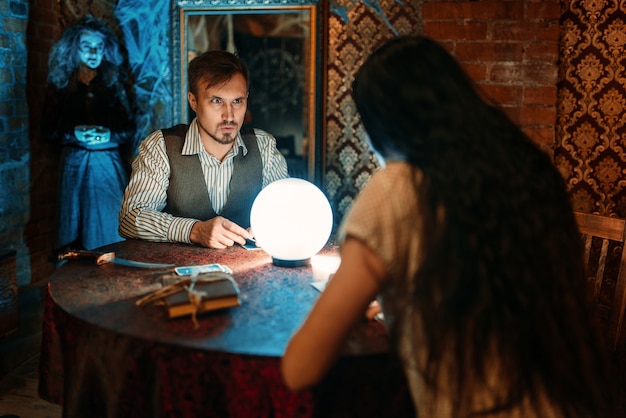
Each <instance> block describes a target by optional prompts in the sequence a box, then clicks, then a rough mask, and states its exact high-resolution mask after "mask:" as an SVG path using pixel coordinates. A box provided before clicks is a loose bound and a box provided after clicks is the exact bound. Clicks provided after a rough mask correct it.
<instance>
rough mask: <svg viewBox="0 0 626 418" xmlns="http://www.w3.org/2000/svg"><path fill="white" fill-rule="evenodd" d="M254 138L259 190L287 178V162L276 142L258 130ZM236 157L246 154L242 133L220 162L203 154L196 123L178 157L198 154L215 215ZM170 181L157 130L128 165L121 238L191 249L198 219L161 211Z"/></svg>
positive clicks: (166, 161) (189, 131) (167, 161)
mask: <svg viewBox="0 0 626 418" xmlns="http://www.w3.org/2000/svg"><path fill="white" fill-rule="evenodd" d="M254 133H255V135H256V138H257V141H258V145H259V152H260V153H261V161H262V163H263V187H265V186H267V185H268V184H270V183H271V182H273V181H276V180H280V179H283V178H286V177H288V176H289V175H288V174H287V163H286V161H285V158H284V157H283V155H282V154H281V153H280V152H279V151H278V150H277V149H276V139H275V138H274V137H273V136H272V135H270V134H268V133H267V132H265V131H262V130H260V129H255V130H254ZM239 152H243V153H244V155H246V154H247V153H248V149H247V148H246V146H245V145H244V142H243V139H242V138H241V134H237V138H236V139H235V143H234V146H233V148H232V149H231V150H230V151H229V152H228V154H226V157H224V160H223V161H220V160H218V159H217V158H215V157H214V156H213V155H211V154H209V153H208V152H206V150H205V149H204V146H203V145H202V141H201V140H200V133H199V132H198V124H197V122H196V119H194V120H193V121H192V122H191V124H190V125H189V130H188V131H187V135H186V137H185V143H184V144H183V150H182V154H183V155H194V154H196V155H198V157H199V159H200V165H201V166H202V172H203V173H204V181H205V184H206V186H207V191H208V193H209V198H210V199H211V203H212V205H213V210H214V211H215V213H218V214H219V213H220V211H221V210H222V208H223V207H224V205H225V204H226V200H227V199H228V190H229V186H230V178H231V175H232V173H233V166H234V158H235V156H237V155H238V154H239ZM169 177H170V165H169V159H168V157H167V153H166V151H165V139H164V138H163V132H161V130H158V131H155V132H153V133H152V134H150V135H149V136H148V137H147V138H146V139H144V140H143V142H142V143H141V145H139V150H138V154H137V157H136V158H135V160H134V161H133V173H132V175H131V178H130V181H129V183H128V186H127V187H126V191H125V192H124V201H123V202H122V208H121V210H120V214H119V225H120V226H119V233H120V235H121V236H123V237H125V238H139V239H144V240H147V241H159V242H184V243H188V244H191V240H190V239H189V235H190V233H191V228H192V227H193V224H194V223H196V222H198V219H190V218H179V217H174V216H173V215H171V214H169V213H165V212H162V210H163V208H165V205H166V203H167V189H168V187H169ZM202 220H203V221H204V220H206V219H202Z"/></svg>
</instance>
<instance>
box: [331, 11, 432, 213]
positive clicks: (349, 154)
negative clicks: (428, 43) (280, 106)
mask: <svg viewBox="0 0 626 418" xmlns="http://www.w3.org/2000/svg"><path fill="white" fill-rule="evenodd" d="M335 3H337V6H339V8H340V10H343V11H345V14H343V13H342V14H337V13H331V14H330V16H329V35H328V38H329V46H328V55H329V56H328V98H327V102H326V106H327V109H326V118H327V123H326V174H325V182H324V185H325V190H326V194H327V195H328V197H329V199H330V201H331V205H332V207H333V212H334V214H335V223H336V224H338V223H339V222H340V221H341V218H342V217H343V215H345V213H346V212H347V210H348V209H349V208H350V206H351V204H352V202H353V200H354V198H355V197H356V195H357V194H358V192H359V191H360V190H361V189H362V188H363V186H364V185H365V183H367V181H368V180H369V179H370V177H371V175H372V173H374V171H376V170H377V169H378V167H379V166H378V162H377V161H376V160H375V157H374V156H373V155H372V154H371V152H370V151H369V150H368V148H367V145H366V144H365V142H364V141H363V139H364V138H365V132H364V131H363V126H362V124H361V122H360V119H359V117H358V115H357V113H356V108H355V105H354V102H353V101H352V98H351V97H350V93H351V89H350V86H351V85H352V80H353V79H354V75H355V73H356V71H357V70H358V69H359V68H360V66H361V64H362V63H363V61H364V60H365V58H367V57H368V56H369V55H370V54H371V53H372V52H373V51H374V50H376V49H377V48H378V47H379V46H381V45H382V44H383V43H384V42H385V41H387V40H389V39H391V38H393V37H395V36H396V34H394V31H395V32H397V34H398V35H408V34H418V33H421V32H422V30H421V4H422V0H405V1H404V2H403V3H402V4H400V3H398V2H397V1H396V0H380V2H379V4H380V6H381V8H379V9H377V8H374V7H371V6H369V5H368V4H371V3H372V2H371V1H370V2H357V1H356V0H336V1H335ZM381 11H382V12H383V13H384V15H385V17H386V19H387V21H388V23H389V24H390V25H391V26H390V25H389V24H387V22H385V21H384V19H383V18H381V16H380V13H381Z"/></svg>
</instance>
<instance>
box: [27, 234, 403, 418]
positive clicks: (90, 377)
mask: <svg viewBox="0 0 626 418" xmlns="http://www.w3.org/2000/svg"><path fill="white" fill-rule="evenodd" d="M99 251H102V252H108V251H114V252H115V255H116V257H118V258H124V259H130V260H136V261H143V262H157V263H171V264H173V265H175V266H190V265H201V264H209V263H219V264H223V265H226V266H228V267H229V268H230V269H231V270H232V271H233V277H234V278H235V281H236V282H237V283H238V285H239V288H240V291H241V300H242V305H241V306H238V307H234V308H229V309H224V310H219V311H214V312H210V313H205V314H202V315H199V316H198V327H197V328H195V327H194V325H193V322H192V321H191V319H190V318H189V317H183V318H176V319H169V318H168V316H167V313H166V310H165V307H163V306H142V307H139V306H137V305H136V301H137V300H138V299H139V298H140V297H142V296H144V295H146V294H148V293H150V292H152V291H154V290H157V289H159V288H161V287H162V285H163V283H164V282H168V281H169V280H171V277H172V275H175V273H174V271H173V268H158V269H145V268H136V267H126V266H121V265H117V264H105V265H102V266H97V265H96V264H95V262H94V261H93V260H72V261H69V262H67V263H66V264H64V265H63V266H61V267H60V268H59V269H58V270H57V271H56V272H55V273H54V275H53V276H52V277H51V279H50V282H49V286H48V295H47V299H46V307H45V311H44V322H43V338H42V351H41V360H40V387H39V392H40V396H41V397H42V398H44V399H47V400H49V401H52V402H56V403H60V404H62V405H63V407H64V416H65V417H84V416H90V417H100V416H102V417H114V416H115V417H117V416H119V417H122V416H123V417H156V416H158V417H161V416H163V417H166V416H167V417H170V416H171V417H312V416H320V417H332V416H337V417H350V416H386V417H393V416H403V417H404V416H411V415H414V413H413V409H412V408H413V407H412V403H411V400H410V396H409V394H408V390H407V387H406V383H405V381H404V377H403V375H402V371H401V368H400V367H399V364H398V363H397V360H396V358H395V357H394V356H392V355H390V354H389V353H388V349H387V339H386V334H385V330H384V327H383V326H382V324H380V323H377V322H371V321H366V320H365V319H364V320H363V322H362V323H359V324H358V325H357V327H356V328H355V330H354V332H353V335H352V336H351V338H350V340H349V342H348V344H347V345H346V348H345V353H344V356H342V357H341V358H340V360H339V361H338V363H337V365H336V366H335V367H334V368H333V369H332V370H331V372H330V373H329V375H328V376H327V378H326V379H325V380H324V381H323V382H322V383H321V384H320V385H319V386H318V387H317V388H315V389H314V390H311V391H303V392H299V393H294V392H291V391H289V390H288V389H287V388H286V387H285V386H284V384H283V382H282V379H281V376H280V369H279V366H280V357H281V356H282V354H283V352H284V350H285V347H286V345H287V342H288V341H289V338H290V337H291V335H292V334H293V333H294V331H295V330H296V329H297V327H298V326H299V325H300V324H301V323H302V321H303V320H304V318H305V317H306V315H307V314H308V312H309V311H310V309H311V307H312V305H313V303H314V302H315V300H316V299H317V297H318V295H319V292H318V291H317V290H316V289H315V288H314V287H313V286H311V283H312V281H313V280H314V269H315V268H316V267H315V265H316V264H315V263H316V260H315V259H314V260H313V267H311V266H308V267H298V268H286V267H277V266H275V265H273V264H272V260H271V257H270V256H269V255H268V254H267V253H265V252H264V251H262V250H246V249H244V248H242V247H240V246H234V247H231V248H228V249H225V250H214V249H207V248H203V247H198V246H193V245H186V244H171V243H152V242H147V241H139V240H127V241H123V242H120V243H116V244H113V245H110V246H106V247H103V248H102V249H99ZM318 257H320V258H323V257H337V254H336V250H335V249H334V248H326V249H324V250H323V251H322V252H321V253H320V255H319V256H318ZM316 276H317V275H316ZM377 411H378V412H379V413H377ZM407 414H408V415H407Z"/></svg>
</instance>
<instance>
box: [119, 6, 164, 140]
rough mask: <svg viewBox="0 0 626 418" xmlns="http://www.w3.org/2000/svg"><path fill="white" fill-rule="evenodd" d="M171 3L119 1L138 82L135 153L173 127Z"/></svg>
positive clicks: (134, 76) (120, 17)
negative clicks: (151, 135) (152, 136)
mask: <svg viewBox="0 0 626 418" xmlns="http://www.w3.org/2000/svg"><path fill="white" fill-rule="evenodd" d="M169 6H170V1H169V0H151V1H145V0H119V2H118V4H117V7H116V9H115V16H116V18H117V19H118V21H119V25H120V29H121V31H122V33H123V35H124V40H125V44H126V49H127V51H128V60H129V64H130V68H131V73H132V76H133V79H134V89H135V101H136V109H137V113H136V119H135V120H136V124H137V132H136V135H135V149H136V147H137V146H138V145H139V142H141V140H142V139H143V138H144V137H145V136H147V135H148V134H149V133H151V132H153V131H155V130H157V129H161V128H164V127H168V126H171V125H172V124H173V123H172V120H171V119H172V118H171V103H172V92H171V89H170V85H169V80H170V78H171V68H170V67H171V59H170V52H169V38H168V35H167V28H168V27H169V26H170V25H169Z"/></svg>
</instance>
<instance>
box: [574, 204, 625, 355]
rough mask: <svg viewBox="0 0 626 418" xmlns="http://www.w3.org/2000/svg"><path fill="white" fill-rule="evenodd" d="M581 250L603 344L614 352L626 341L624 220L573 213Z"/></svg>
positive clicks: (621, 347)
mask: <svg viewBox="0 0 626 418" xmlns="http://www.w3.org/2000/svg"><path fill="white" fill-rule="evenodd" d="M575 216H576V222H577V224H578V229H579V231H580V233H581V239H582V242H583V247H584V264H585V268H586V269H587V277H588V280H589V282H590V283H589V284H590V291H591V292H592V300H593V302H594V303H595V304H596V305H597V307H598V313H599V316H600V320H601V322H603V323H604V325H605V326H606V336H607V342H608V343H609V344H610V347H611V349H613V350H614V351H617V350H622V349H623V348H624V340H625V338H626V330H625V329H624V327H625V324H624V321H625V310H626V251H625V248H626V245H625V241H626V220H624V219H619V218H613V217H609V216H601V215H595V214H588V213H582V212H575Z"/></svg>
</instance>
